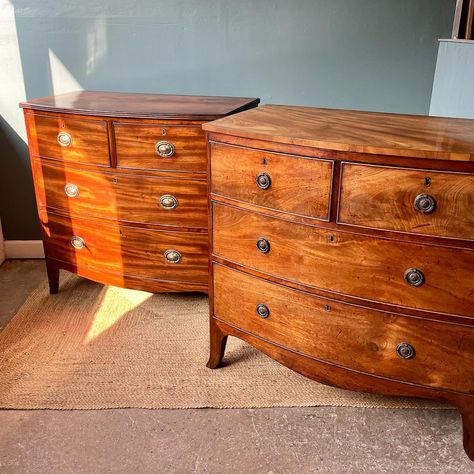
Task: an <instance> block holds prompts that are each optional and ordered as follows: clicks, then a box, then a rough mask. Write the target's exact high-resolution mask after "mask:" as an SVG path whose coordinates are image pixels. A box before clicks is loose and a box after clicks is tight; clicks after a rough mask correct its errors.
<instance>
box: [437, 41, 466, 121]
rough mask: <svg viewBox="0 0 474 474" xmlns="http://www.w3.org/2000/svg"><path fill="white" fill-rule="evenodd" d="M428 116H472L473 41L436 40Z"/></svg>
mask: <svg viewBox="0 0 474 474" xmlns="http://www.w3.org/2000/svg"><path fill="white" fill-rule="evenodd" d="M430 115H437V116H442V117H458V118H474V41H466V40H440V42H439V49H438V60H437V62H436V72H435V76H434V81H433V92H432V94H431V105H430Z"/></svg>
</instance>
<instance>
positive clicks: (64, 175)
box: [32, 160, 208, 229]
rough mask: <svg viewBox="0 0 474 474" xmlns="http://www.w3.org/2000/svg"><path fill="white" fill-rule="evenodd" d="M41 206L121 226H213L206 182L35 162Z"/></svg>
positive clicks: (36, 182)
mask: <svg viewBox="0 0 474 474" xmlns="http://www.w3.org/2000/svg"><path fill="white" fill-rule="evenodd" d="M32 165H33V166H32V168H33V173H34V177H35V186H36V195H37V198H38V201H39V203H40V205H41V206H44V207H47V208H49V209H61V210H63V211H67V212H71V213H74V214H79V215H84V216H88V215H89V216H97V217H101V218H106V219H112V220H119V221H122V222H134V223H145V224H157V225H167V226H178V227H189V228H202V229H205V228H207V226H208V211H207V183H206V181H198V180H189V179H186V180H184V179H182V180H180V179H169V178H158V177H152V176H140V175H132V174H125V173H107V172H95V171H87V170H80V169H76V168H71V167H64V166H56V165H53V164H51V163H49V162H47V161H46V160H42V161H39V160H33V161H32Z"/></svg>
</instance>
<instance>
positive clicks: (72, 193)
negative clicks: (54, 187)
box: [64, 183, 79, 198]
mask: <svg viewBox="0 0 474 474" xmlns="http://www.w3.org/2000/svg"><path fill="white" fill-rule="evenodd" d="M64 194H65V195H66V196H68V197H70V198H75V197H77V196H79V187H78V186H77V185H76V184H74V183H66V184H65V185H64Z"/></svg>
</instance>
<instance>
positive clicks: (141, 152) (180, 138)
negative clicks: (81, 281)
mask: <svg viewBox="0 0 474 474" xmlns="http://www.w3.org/2000/svg"><path fill="white" fill-rule="evenodd" d="M258 102H259V100H258V99H247V98H230V97H199V96H170V95H148V94H125V93H105V92H87V91H83V92H73V93H69V94H63V95H59V96H54V97H47V98H44V99H37V100H32V101H29V102H26V103H22V104H20V106H21V107H23V108H24V115H25V121H26V127H27V133H28V144H29V150H30V157H31V166H32V171H33V178H34V184H35V191H36V197H37V205H38V212H39V216H40V221H41V226H42V230H43V241H44V248H45V255H46V265H47V270H48V277H49V282H50V289H51V292H52V293H55V292H57V291H58V279H59V270H60V269H65V270H69V271H71V272H74V273H77V274H79V275H81V276H84V277H87V278H90V279H93V280H96V281H99V282H102V283H106V284H112V285H117V286H123V287H129V288H136V289H141V290H147V291H152V292H160V291H203V292H207V287H208V236H207V228H208V211H207V208H208V203H207V156H206V141H205V136H204V132H203V131H202V128H201V125H202V124H203V123H204V122H206V121H209V120H214V119H216V118H219V117H223V116H225V115H229V114H232V113H234V112H237V111H240V110H245V109H248V108H251V107H255V106H256V105H257V104H258Z"/></svg>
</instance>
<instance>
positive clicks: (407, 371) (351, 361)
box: [213, 265, 474, 393]
mask: <svg viewBox="0 0 474 474" xmlns="http://www.w3.org/2000/svg"><path fill="white" fill-rule="evenodd" d="M213 271H214V316H215V317H216V318H219V319H221V320H223V321H225V322H228V323H230V324H232V325H234V326H237V327H239V328H241V329H243V330H245V331H247V332H249V333H251V334H254V335H257V336H259V337H262V338H264V339H266V340H268V341H270V342H273V343H276V344H279V345H281V346H284V347H286V348H289V349H291V350H294V351H298V352H300V353H303V354H306V355H309V356H312V357H316V358H318V359H321V360H324V361H327V362H331V363H334V364H337V365H340V366H344V367H347V368H351V369H356V370H359V371H362V372H366V373H369V374H377V375H381V376H385V377H390V378H394V379H396V380H402V381H407V382H413V383H417V384H421V385H426V386H430V387H442V388H445V389H452V390H455V391H460V392H465V393H470V392H472V391H473V390H474V371H473V367H474V328H473V327H463V326H456V325H453V324H445V323H436V322H433V321H425V320H423V319H417V318H409V317H405V316H399V315H393V314H390V313H383V312H379V311H373V310H370V309H367V308H362V307H357V306H352V305H348V304H344V303H340V302H335V301H330V300H326V299H322V298H318V297H315V296H312V295H309V294H306V293H303V292H298V291H295V290H291V289H288V288H284V287H281V286H279V285H275V284H271V283H268V282H265V281H263V280H260V279H257V278H253V277H251V276H248V275H246V274H244V273H241V272H237V271H235V270H230V269H228V268H226V267H223V266H221V265H214V269H213ZM259 305H265V307H266V308H267V312H265V313H263V315H264V316H265V317H262V316H261V315H260V314H258V313H257V310H256V308H257V307H258V306H259ZM397 348H398V352H397ZM407 348H408V349H410V348H411V349H410V350H412V352H410V350H407ZM399 353H400V354H401V355H399ZM402 355H404V356H405V357H407V356H409V358H403V357H402Z"/></svg>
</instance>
